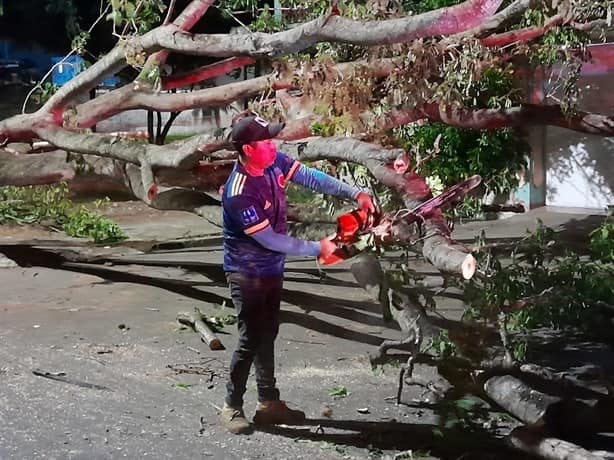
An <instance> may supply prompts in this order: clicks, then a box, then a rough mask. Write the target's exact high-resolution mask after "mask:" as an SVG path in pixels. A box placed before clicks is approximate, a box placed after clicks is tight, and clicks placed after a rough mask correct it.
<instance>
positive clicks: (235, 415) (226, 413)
mask: <svg viewBox="0 0 614 460" xmlns="http://www.w3.org/2000/svg"><path fill="white" fill-rule="evenodd" d="M220 423H221V424H222V425H224V426H225V427H226V428H227V429H228V431H230V432H231V433H234V434H246V433H249V432H250V431H251V429H252V426H251V424H250V423H249V422H248V421H247V419H246V418H245V414H244V413H243V408H242V407H232V406H229V405H228V404H226V403H224V407H223V408H222V412H220Z"/></svg>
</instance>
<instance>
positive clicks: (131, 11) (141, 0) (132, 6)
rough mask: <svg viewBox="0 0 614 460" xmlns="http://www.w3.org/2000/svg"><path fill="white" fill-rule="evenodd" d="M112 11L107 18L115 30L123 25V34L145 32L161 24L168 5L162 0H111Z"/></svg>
mask: <svg viewBox="0 0 614 460" xmlns="http://www.w3.org/2000/svg"><path fill="white" fill-rule="evenodd" d="M109 1H110V4H111V12H110V13H109V14H108V15H107V17H106V19H107V20H108V21H111V22H112V23H113V28H114V30H117V29H118V28H120V27H123V32H122V33H121V35H127V34H130V33H139V34H142V33H145V32H147V31H148V30H150V29H151V28H153V27H155V26H157V25H159V24H160V22H161V20H162V16H161V15H162V13H163V12H164V11H165V10H166V5H164V2H163V1H162V0H137V1H136V2H135V1H130V0H109Z"/></svg>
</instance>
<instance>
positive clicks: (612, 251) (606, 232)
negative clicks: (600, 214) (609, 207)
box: [589, 216, 614, 263]
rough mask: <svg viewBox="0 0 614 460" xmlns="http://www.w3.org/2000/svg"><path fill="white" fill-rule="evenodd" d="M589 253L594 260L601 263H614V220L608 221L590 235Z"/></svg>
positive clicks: (610, 217)
mask: <svg viewBox="0 0 614 460" xmlns="http://www.w3.org/2000/svg"><path fill="white" fill-rule="evenodd" d="M590 236H591V241H590V245H589V247H590V251H591V254H592V256H593V257H594V258H596V259H598V260H602V261H603V262H610V263H612V262H614V218H613V217H612V216H609V217H608V219H607V220H606V221H605V222H604V223H603V225H601V226H600V227H599V228H597V229H595V230H593V231H592V232H591V234H590Z"/></svg>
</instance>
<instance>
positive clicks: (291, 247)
mask: <svg viewBox="0 0 614 460" xmlns="http://www.w3.org/2000/svg"><path fill="white" fill-rule="evenodd" d="M250 236H251V237H252V238H253V239H255V240H256V241H257V242H258V243H259V244H260V245H261V246H264V247H265V248H267V249H269V250H270V251H275V252H282V253H284V254H290V255H293V256H314V257H317V256H319V255H320V242H319V241H305V240H298V239H296V238H292V237H291V236H288V235H284V234H282V233H277V232H275V230H273V228H272V227H271V226H270V225H269V226H267V227H266V228H263V229H262V230H260V231H259V232H257V233H254V234H252V235H250Z"/></svg>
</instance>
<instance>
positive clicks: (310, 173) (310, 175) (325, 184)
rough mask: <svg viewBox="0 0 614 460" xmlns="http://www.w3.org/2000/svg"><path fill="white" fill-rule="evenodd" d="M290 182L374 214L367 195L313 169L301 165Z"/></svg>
mask: <svg viewBox="0 0 614 460" xmlns="http://www.w3.org/2000/svg"><path fill="white" fill-rule="evenodd" d="M292 182H295V183H297V184H300V185H302V186H303V187H306V188H308V189H311V190H314V191H316V192H320V193H325V194H327V195H333V196H337V197H340V198H345V199H347V200H350V201H356V202H358V204H359V206H360V208H361V209H363V210H365V211H367V212H369V213H371V214H373V213H375V205H374V204H373V200H372V199H371V197H370V196H369V194H367V193H365V192H362V191H360V189H358V188H356V187H352V186H351V185H348V184H346V183H345V182H342V181H340V180H338V179H335V178H334V177H332V176H329V175H328V174H326V173H323V172H322V171H319V170H317V169H315V168H308V167H307V166H305V165H303V164H301V165H300V166H299V167H298V169H297V170H296V172H295V173H294V175H293V176H292Z"/></svg>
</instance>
